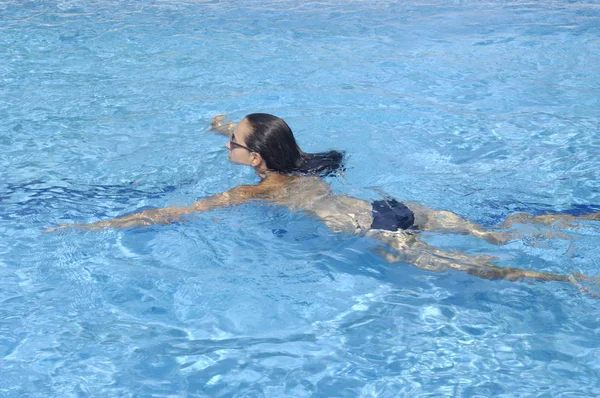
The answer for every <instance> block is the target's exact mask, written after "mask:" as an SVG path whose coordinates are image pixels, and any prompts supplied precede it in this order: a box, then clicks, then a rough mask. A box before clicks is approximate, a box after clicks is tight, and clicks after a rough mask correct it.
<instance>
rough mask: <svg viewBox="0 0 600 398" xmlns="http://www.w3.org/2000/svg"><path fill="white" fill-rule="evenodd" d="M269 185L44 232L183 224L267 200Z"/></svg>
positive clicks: (254, 186)
mask: <svg viewBox="0 0 600 398" xmlns="http://www.w3.org/2000/svg"><path fill="white" fill-rule="evenodd" d="M269 185H270V184H258V185H241V186H239V187H235V188H233V189H230V190H229V191H227V192H223V193H219V194H216V195H212V196H209V197H207V198H204V199H201V200H199V201H197V202H194V203H193V204H192V205H191V206H186V207H164V208H162V209H151V210H144V211H142V212H139V213H135V214H130V215H127V216H123V217H117V218H113V219H112V220H107V221H99V222H95V223H90V224H62V225H60V226H58V227H53V228H49V229H46V230H44V231H42V232H53V231H56V230H58V229H62V228H71V227H72V228H77V229H81V230H84V231H88V230H100V229H106V228H129V227H139V226H144V225H153V224H170V223H172V222H177V221H180V219H181V217H182V216H184V215H187V214H192V213H200V212H204V211H209V210H212V209H216V208H219V207H228V206H237V205H240V204H243V203H247V202H249V201H251V200H254V199H268V198H269V196H270V195H269V191H270V186H269Z"/></svg>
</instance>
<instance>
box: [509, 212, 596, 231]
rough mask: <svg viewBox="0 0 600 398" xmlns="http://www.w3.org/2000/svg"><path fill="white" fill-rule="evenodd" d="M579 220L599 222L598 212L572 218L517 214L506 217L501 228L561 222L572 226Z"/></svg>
mask: <svg viewBox="0 0 600 398" xmlns="http://www.w3.org/2000/svg"><path fill="white" fill-rule="evenodd" d="M580 220H592V221H600V211H599V212H596V213H589V214H582V215H579V216H573V215H571V214H552V213H548V214H541V215H539V216H532V215H530V214H527V213H517V214H512V215H510V216H508V218H507V219H506V220H505V221H504V223H503V224H502V228H509V227H511V226H512V225H514V224H528V223H535V224H543V225H552V224H554V223H557V222H561V223H563V224H564V226H567V227H568V226H573V221H580Z"/></svg>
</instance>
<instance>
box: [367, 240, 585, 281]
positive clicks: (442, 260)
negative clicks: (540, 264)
mask: <svg viewBox="0 0 600 398" xmlns="http://www.w3.org/2000/svg"><path fill="white" fill-rule="evenodd" d="M369 235H370V236H372V237H373V238H375V239H377V240H379V241H381V242H383V243H385V244H386V245H388V246H389V247H390V248H392V249H393V250H394V251H395V253H391V252H389V251H385V250H383V251H381V252H379V254H380V255H381V256H382V257H384V258H385V259H386V260H387V261H389V262H391V263H394V262H406V263H409V264H412V265H414V266H416V267H418V268H421V269H425V270H429V271H435V272H443V271H446V270H449V269H453V270H457V271H462V272H465V273H467V274H470V275H473V276H477V277H479V278H484V279H505V280H508V281H518V280H522V279H525V278H527V279H536V280H539V281H560V282H571V283H573V284H575V285H578V284H577V281H576V280H575V279H574V278H573V276H567V275H556V274H550V273H546V272H538V271H531V270H524V269H519V268H511V267H499V266H497V265H493V264H490V263H489V262H490V261H492V260H493V259H494V258H493V257H491V256H473V255H469V254H465V253H461V252H458V251H454V252H445V251H442V250H439V249H437V248H435V247H433V246H430V245H428V244H427V243H425V242H422V241H421V240H420V239H419V237H418V235H409V234H402V233H390V232H387V231H376V232H372V233H371V234H369Z"/></svg>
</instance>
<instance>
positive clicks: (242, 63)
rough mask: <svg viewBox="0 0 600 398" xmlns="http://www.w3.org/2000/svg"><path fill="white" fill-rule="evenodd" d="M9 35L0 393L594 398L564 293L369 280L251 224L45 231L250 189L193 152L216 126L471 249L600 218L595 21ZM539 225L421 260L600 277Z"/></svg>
mask: <svg viewBox="0 0 600 398" xmlns="http://www.w3.org/2000/svg"><path fill="white" fill-rule="evenodd" d="M0 17H1V18H0V21H1V22H0V369H1V371H0V396H2V397H17V396H28V397H50V396H53V397H68V396H96V397H123V396H126V397H145V396H156V397H159V396H165V397H166V396H169V397H174V396H177V397H184V396H194V397H195V396H211V397H212V396H223V397H226V396H235V397H282V396H286V397H288V396H289V397H306V396H315V397H334V396H335V397H341V396H344V397H354V396H363V397H373V396H377V397H398V396H404V397H425V396H432V397H433V396H435V397H437V396H461V397H488V396H506V397H509V396H536V397H559V396H560V397H593V396H598V395H600V335H599V333H600V332H599V331H600V301H599V300H597V299H594V298H593V297H591V296H590V295H588V294H584V293H581V292H579V291H578V290H577V289H575V288H573V287H571V286H569V285H566V284H560V283H511V282H504V281H487V280H480V279H477V278H475V277H471V276H468V275H464V274H460V273H457V272H447V273H441V274H436V273H431V272H428V271H423V270H419V269H416V268H414V267H411V266H409V265H406V264H388V263H386V262H385V261H384V260H382V259H380V258H379V257H377V256H375V255H374V254H372V253H371V249H373V248H375V246H376V242H373V241H370V240H369V239H365V238H360V237H354V236H348V235H339V234H335V233H333V232H331V231H328V230H327V229H326V228H325V227H324V226H322V225H321V224H320V223H319V222H317V221H315V220H311V219H308V218H306V217H305V216H303V215H301V214H293V213H290V212H288V211H287V210H285V209H282V208H278V207H269V206H258V205H244V206H240V207H237V208H231V209H221V210H216V211H212V212H210V213H206V214H201V215H198V216H197V217H195V218H193V219H191V220H190V221H189V222H185V223H180V224H174V225H168V226H156V227H148V228H144V229H139V230H119V231H102V232H77V231H71V232H67V233H63V234H59V233H53V234H41V233H40V230H41V229H43V228H47V227H50V226H54V225H57V224H60V223H65V222H91V221H97V220H100V219H107V218H110V217H114V216H118V215H122V214H125V213H129V212H133V211H136V210H139V209H140V208H144V207H146V206H155V207H162V206H167V205H183V204H189V203H191V202H193V201H194V200H196V199H197V198H200V197H203V196H206V195H210V194H213V193H216V192H220V191H223V190H226V189H229V188H231V187H233V186H235V185H238V184H248V183H255V182H257V178H256V176H255V175H254V174H253V171H252V170H250V169H247V168H244V167H240V166H234V165H231V164H229V163H228V161H227V154H226V150H225V148H224V144H225V141H224V138H223V137H220V136H217V135H215V134H213V133H211V132H209V131H208V126H209V124H210V118H211V116H213V115H215V114H217V113H228V114H230V116H231V117H232V118H233V119H234V120H239V119H240V118H241V117H243V116H244V115H245V114H247V113H251V112H269V113H273V114H276V115H279V116H281V117H283V118H285V119H286V120H287V121H288V123H289V124H290V125H291V126H292V128H293V130H294V131H295V133H296V135H297V138H298V141H299V143H300V145H301V146H302V148H303V149H304V150H305V151H308V152H311V151H321V150H326V149H329V148H335V149H339V150H345V151H347V153H348V154H349V156H348V161H347V166H348V171H347V172H346V175H345V177H344V178H340V179H333V180H331V183H332V186H333V187H334V189H336V190H337V191H339V192H343V193H347V194H351V195H354V196H357V197H360V198H364V199H377V198H379V195H380V194H379V193H378V192H380V191H383V192H384V193H385V194H387V195H391V196H394V197H396V198H399V199H401V200H413V201H417V202H420V203H423V204H425V205H428V206H430V207H433V208H438V209H446V210H451V211H454V212H456V213H458V214H461V215H463V216H465V217H469V218H471V219H473V220H475V221H477V222H480V223H483V224H486V225H494V224H495V223H497V222H499V221H501V220H502V219H503V218H504V217H506V216H507V215H509V214H511V213H513V212H516V211H529V212H532V213H543V212H547V211H553V212H572V213H581V212H582V211H585V209H598V205H599V204H600V172H599V170H600V58H599V55H598V54H600V3H598V2H597V1H562V0H557V1H546V2H541V1H540V2H537V1H483V2H480V1H478V2H475V1H440V0H433V1H421V0H414V1H410V2H395V1H391V0H381V1H364V2H363V1H342V0H331V1H329V0H323V1H315V2H304V1H297V0H281V1H231V2H218V1H179V0H177V1H176V0H165V1H150V0H144V1H139V2H119V1H112V0H102V1H58V2H45V1H18V2H16V1H9V2H6V1H5V2H0ZM590 206H591V207H590ZM594 206H595V207H594ZM555 229H557V231H556V232H559V233H561V234H563V235H565V237H566V238H567V239H560V238H552V239H547V238H536V237H535V236H534V235H535V230H532V231H531V232H532V233H531V234H530V235H528V236H525V237H524V238H523V239H520V240H517V241H515V242H511V243H510V244H508V245H506V246H501V247H497V246H491V245H489V244H488V243H486V242H483V241H480V240H477V239H475V238H470V237H464V236H456V235H440V234H427V236H426V240H427V241H428V242H429V243H431V244H435V245H437V246H439V247H442V248H445V249H447V250H461V251H464V252H467V253H470V254H483V253H485V254H492V255H495V256H497V257H498V258H499V260H498V262H497V263H498V264H499V265H502V266H511V267H521V268H525V269H534V270H538V271H546V272H555V273H560V274H569V273H572V272H582V273H584V274H587V275H590V276H596V277H598V276H600V249H599V248H598V241H599V238H600V224H599V223H598V222H582V223H580V224H579V225H578V227H577V228H575V227H570V228H560V227H558V226H556V227H555ZM594 288H595V287H594V286H592V289H594ZM597 290H598V289H596V291H597Z"/></svg>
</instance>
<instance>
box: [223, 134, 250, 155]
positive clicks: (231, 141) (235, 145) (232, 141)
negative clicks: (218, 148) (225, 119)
mask: <svg viewBox="0 0 600 398" xmlns="http://www.w3.org/2000/svg"><path fill="white" fill-rule="evenodd" d="M234 138H235V137H234V136H233V134H231V138H229V150H230V151H232V150H234V149H235V148H243V149H245V150H247V151H248V152H254V151H253V150H252V149H250V148H248V147H247V146H243V145H242V144H238V143H237V142H235V141H234V140H233V139H234Z"/></svg>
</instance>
